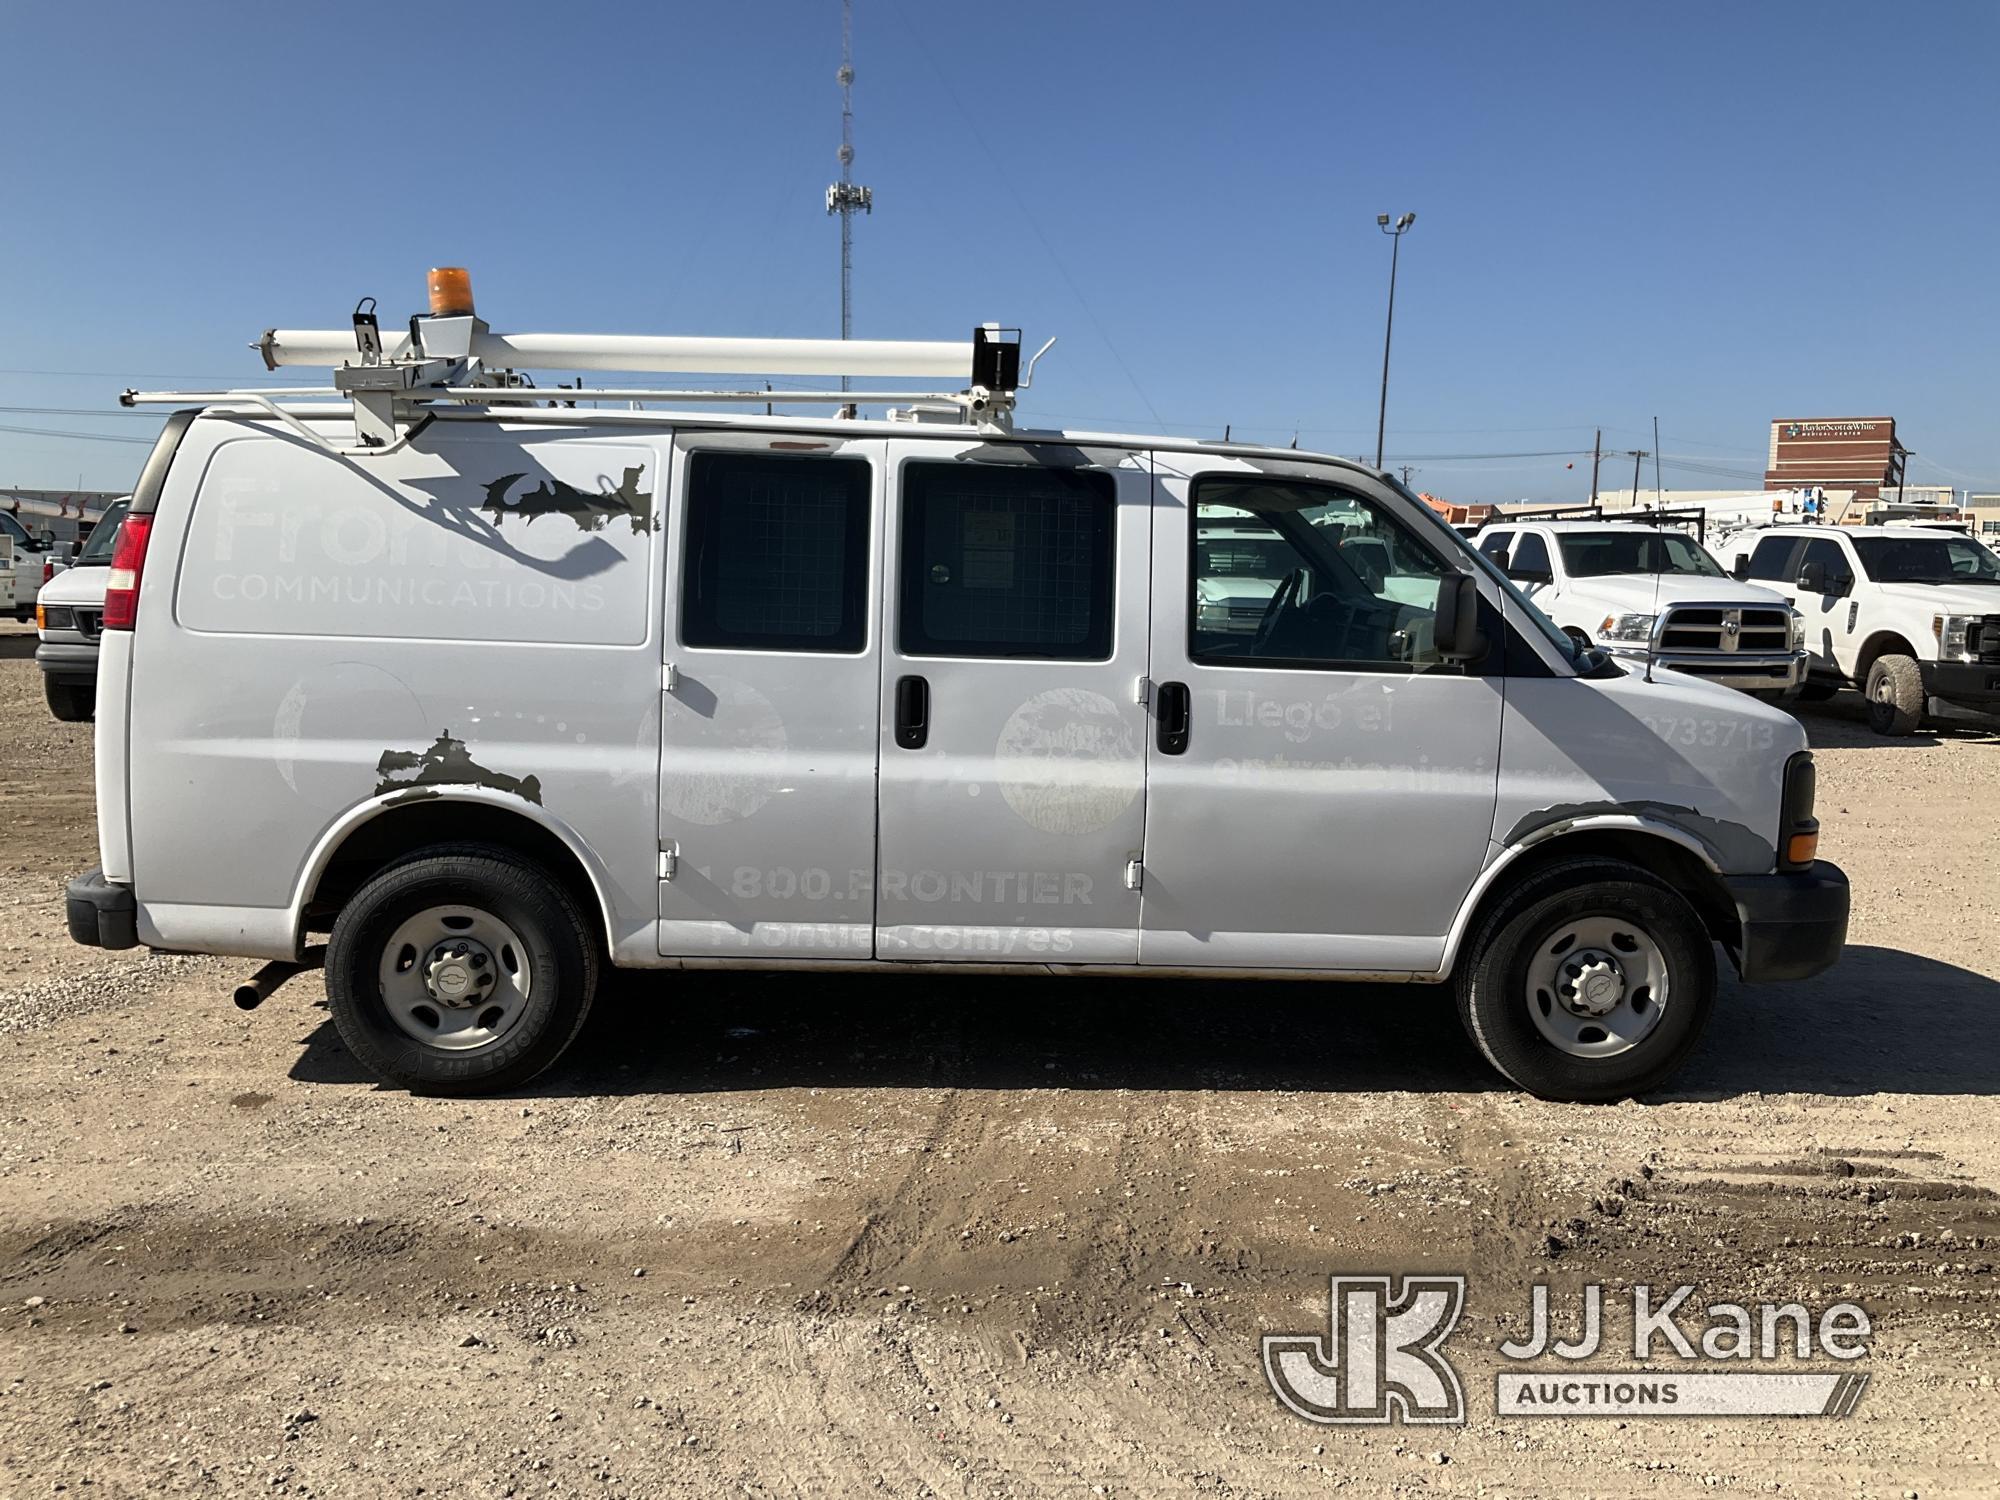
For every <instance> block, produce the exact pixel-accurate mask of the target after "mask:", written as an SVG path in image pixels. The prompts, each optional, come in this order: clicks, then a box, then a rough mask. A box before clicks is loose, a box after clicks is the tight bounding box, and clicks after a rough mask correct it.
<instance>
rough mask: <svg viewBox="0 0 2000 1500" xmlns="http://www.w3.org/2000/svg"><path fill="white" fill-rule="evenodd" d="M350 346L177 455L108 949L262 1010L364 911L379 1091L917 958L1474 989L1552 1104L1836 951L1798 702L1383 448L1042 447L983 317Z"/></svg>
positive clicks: (493, 1075) (225, 413)
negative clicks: (619, 985)
mask: <svg viewBox="0 0 2000 1500" xmlns="http://www.w3.org/2000/svg"><path fill="white" fill-rule="evenodd" d="M461 274H462V273H461ZM355 321H356V327H355V329H354V330H353V332H352V333H350V332H349V331H347V330H341V331H340V332H337V333H318V332H280V331H274V332H272V333H269V334H267V335H266V337H265V339H264V340H263V341H262V345H261V347H262V348H263V349H264V351H265V354H266V358H267V361H268V362H269V363H270V364H271V365H272V366H273V367H276V366H278V365H284V364H299V363H317V364H321V365H332V366H335V367H336V370H335V379H334V386H333V388H332V390H331V392H330V393H329V394H330V395H331V396H332V397H333V399H330V400H329V399H319V400H318V401H317V403H316V404H315V403H314V402H313V401H312V400H310V399H308V400H307V401H305V402H301V403H300V404H296V405H273V404H272V403H271V401H270V399H269V398H268V397H266V396H263V395H260V394H258V393H254V392H253V393H245V394H242V395H219V396H214V397H206V398H203V399H202V400H200V401H197V402H195V403H193V404H191V405H189V407H188V409H185V410H181V411H179V412H177V413H176V414H175V415H174V416H173V417H172V418H170V420H169V421H168V424H167V427H166V430H165V432H164V433H163V434H162V436H161V439H160V442H159V445H158V447H157V448H156V449H155V450H154V453H153V455H152V457H151V459H150V460H149V461H148V463H147V465H146V470H145V473H144V476H143V477H142V479H141V482H140V484H139V486H138V490H137V493H136V494H135V496H134V499H133V503H132V509H131V514H130V516H129V518H128V519H127V521H126V523H125V525H124V527H123V529H122V531H121V533H120V536H119V539H118V544H117V548H116V553H115V556H114V558H113V563H112V568H111V571H110V585H111V586H110V590H109V592H108V594H107V596H106V602H105V620H104V624H105V632H104V638H103V650H102V655H101V662H100V672H101V674H102V683H101V686H100V691H99V699H98V703H99V719H98V730H97V736H98V738H97V744H98V755H97V775H98V817H99V834H100V845H101V854H102V858H103V867H102V868H101V869H100V870H95V871H92V872H90V873H89V874H87V875H85V876H82V877H80V878H78V879H77V880H76V881H74V882H72V884H71V886H70V891H69V920H70V930H71V933H72V935H73V936H74V937H75V938H76V939H77V940H78V941H80V942H85V943H96V944H103V945H106V946H114V947H115V946H125V945H130V944H134V943H145V944H148V945H151V946H153V947H157V948H166V949H180V950H197V951H205V952H215V953H229V954H241V955H245V956H251V957H257V958H263V959H268V960H271V961H272V962H271V963H270V964H268V965H267V966H266V969H265V971H264V972H263V973H262V974H260V975H259V976H258V977H257V978H256V979H254V980H252V981H251V983H250V984H248V985H246V986H245V987H244V990H243V991H242V992H240V993H239V1002H240V1003H247V1004H255V1003H256V1002H257V1001H258V1000H259V999H261V998H262V996H263V994H265V993H267V992H268V990H269V989H270V988H271V987H272V986H273V985H274V984H275V983H277V982H279V981H280V980H282V978H283V977H284V976H285V975H286V974H287V973H289V972H291V971H292V970H294V969H296V968H297V967H298V966H300V965H301V964H303V963H308V962H313V961H316V960H317V959H318V958H319V957H320V956H321V952H322V950H321V949H320V947H319V943H320V941H321V940H322V937H323V939H324V942H325V947H324V949H323V955H324V962H325V965H326V970H327V976H326V977H327V993H328V996H329V999H330V1001H331V1005H332V1010H333V1014H334V1018H335V1020H336V1022H337V1024H338V1025H339V1027H340V1030H341V1034H342V1036H343V1038H344V1039H345V1040H346V1042H347V1044H348V1045H349V1047H350V1048H351V1049H352V1051H353V1052H354V1054H355V1055H356V1056H357V1057H358V1058H360V1059H361V1060H362V1061H363V1062H365V1063H366V1064H367V1065H368V1066H369V1067H371V1068H372V1069H374V1071H375V1072H376V1073H377V1074H378V1075H380V1076H381V1077H382V1078H384V1079H386V1080H389V1081H391V1082H394V1083H397V1084H401V1085H404V1086H407V1087H410V1088H414V1089H420V1090H429V1091H436V1092H443V1093H467V1092H474V1091H480V1090H492V1089H504V1088H509V1087H513V1086H515V1085H518V1084H520V1083H522V1082H524V1081H525V1080H526V1079H528V1078H530V1077H532V1076H533V1075H534V1074H536V1073H537V1072H539V1071H541V1070H542V1069H544V1068H546V1067H548V1066H549V1065H550V1064H551V1063H553V1062H554V1061H555V1059H556V1058H557V1057H559V1056H560V1055H561V1054H562V1052H563V1050H564V1048H565V1047H566V1046H567V1045H568V1043H569V1041H570V1040H571V1038H572V1037H574V1036H575V1034H576V1032H577V1030H578V1028H579V1027H580V1026H581V1025H582V1024H583V1021H584V1017H585V1015H586V1013H587V1012H588V1010H589V1007H590V1004H591V999H592V996H593V994H594V993H595V991H596V988H597V985H598V981H599V977H600V975H601V973H602V971H603V969H604V966H605V965H606V964H612V965H617V966H621V967H628V968H641V969H667V970H674V971H678V973H677V977H676V978H675V979H674V981H673V982H672V984H671V986H670V987H663V989H662V991H661V996H662V1003H679V1004H690V1003H692V1004H699V1003H701V1001H700V1000H699V998H698V997H699V995H700V993H701V989H702V980H701V977H700V976H701V973H702V972H703V971H705V970H710V969H716V968H735V967H759V968H764V967H788V968H793V969H797V970H802V971H815V970H824V969H827V968H831V967H842V968H849V967H867V968H880V969H902V968H908V967H911V966H923V967H926V968H929V969H932V970H934V971H936V972H938V973H940V974H948V973H954V972H966V971H967V970H969V969H981V970H1002V971H1023V972H1034V973H1059V974H1065V975H1074V976H1082V977H1089V976H1096V975H1112V974H1123V975H1136V976H1156V977H1157V978H1158V980H1159V982H1161V983H1162V985H1163V992H1162V999H1163V1002H1164V1001H1166V1000H1168V999H1170V996H1169V995H1168V994H1167V992H1166V990H1165V989H1164V986H1165V985H1166V984H1168V983H1169V982H1170V980H1171V977H1173V976H1182V975H1189V974H1215V975H1222V974H1233V975H1251V976H1261V977H1290V978H1294V979H1296V978H1315V979H1323V980H1356V979H1366V980H1374V981H1388V982H1401V983H1406V984H1417V985H1423V984H1449V985H1451V986H1452V990H1453V993H1454V995H1455V998H1456V1001H1457V1005H1458V1008H1459V1011H1460V1014H1461V1016H1462V1017H1463V1019H1464V1021H1465V1024H1466V1027H1467V1030H1468V1032H1469V1033H1470V1035H1471V1037H1472V1039H1473V1040H1474V1042H1475V1043H1476V1044H1477V1046H1478V1047H1479V1049H1480V1050H1481V1051H1482V1053H1483V1054H1484V1055H1485V1056H1486V1057H1487V1058H1488V1059H1489V1061H1491V1062H1492V1064H1493V1065H1494V1066H1495V1067H1496V1068H1498V1069H1499V1070H1500V1071H1501V1072H1502V1073H1504V1074H1505V1075H1506V1076H1507V1077H1509V1078H1511V1079H1513V1080H1514V1081H1515V1082H1516V1083H1518V1084H1520V1085H1522V1086H1524V1087H1526V1088H1529V1089H1532V1090H1534V1091H1535V1092H1537V1093H1541V1094H1544V1095H1548V1096H1550V1097H1556V1098H1566V1099H1603V1098H1613V1097H1618V1096H1621V1095H1624V1094H1628V1093H1631V1092H1633V1091H1635V1090H1641V1089H1646V1088H1650V1087H1652V1086H1654V1085H1655V1084H1657V1083H1658V1082H1660V1081H1661V1080H1662V1079H1663V1078H1665V1077H1666V1076H1668V1075H1669V1074H1670V1073H1671V1072H1672V1071H1673V1070H1674V1069H1675V1068H1676V1067H1678V1066H1679V1064H1680V1063H1681V1061H1682V1060H1683V1059H1684V1058H1685V1057H1686V1056H1687V1054H1688V1052H1689V1051H1690V1050H1691V1049H1692V1048H1693V1046H1694V1045H1695V1042H1696V1040H1697V1038H1698V1037H1699V1035H1700V1033H1701V1030H1702V1027H1703V1025H1704V1023H1705V1022H1706V1020H1707V1017H1708V1013H1709V1011H1710V1009H1711V1007H1712V1004H1713V1002H1714V997H1715V993H1716V971H1715V955H1714V946H1715V945H1716V944H1717V943H1720V944H1721V945H1722V946H1723V947H1724V948H1725V949H1726V950H1727V951H1728V952H1729V953H1730V955H1731V956H1732V957H1733V959H1734V961H1735V963H1736V965H1737V967H1738V969H1739V970H1740V971H1741V972H1742V974H1743V975H1744V976H1745V977H1746V978H1748V979H1752V980H1765V979H1796V978H1801V977H1804V976H1807V975H1811V974H1814V973H1817V972H1819V971H1820V970H1822V969H1824V968H1825V967H1826V966H1827V965H1829V964H1831V963H1832V962H1834V960H1835V959H1836V957H1837V956H1838V955H1839V952H1840V949H1841V945H1842V942H1843V939H1844V935H1845V931H1846V922H1847V899H1848V898H1847V884H1846V880H1845V878H1844V877H1843V876H1842V875H1841V873H1840V872H1839V870H1838V869H1836V868H1835V867H1833V866H1832V865H1829V864H1827V863H1825V862H1824V861H1821V860H1819V859H1818V858H1817V844H1818V824H1817V823H1816V822H1815V821H1814V817H1813V765H1812V757H1811V755H1810V754H1809V753H1808V751H1807V749H1806V742H1805V736H1804V734H1803V733H1802V731H1801V730H1800V729H1799V726H1798V725H1797V723H1796V722H1794V721H1793V720H1792V719H1791V718H1790V717H1789V716H1788V715H1786V714H1784V713H1782V712H1779V711H1778V710H1776V709H1773V708H1770V707H1767V706H1765V705H1763V704H1761V703H1758V702H1756V701H1754V700H1753V699H1750V698H1748V697H1745V696H1744V695H1742V694H1738V693H1733V692H1729V691H1726V690H1724V689H1720V688H1716V687H1713V686H1711V685H1708V684H1706V683H1701V682H1697V681H1693V680H1690V679H1687V678H1682V677H1675V676H1673V675H1671V674H1665V673H1662V674H1660V675H1659V677H1658V679H1657V680H1654V681H1648V680H1647V679H1646V677H1645V676H1644V675H1643V674H1642V673H1639V672H1636V671H1632V670H1628V669H1627V668H1625V667H1623V666H1621V665H1619V664H1617V663H1616V662H1614V661H1609V660H1606V659H1604V658H1602V657H1600V656H1597V655H1596V654H1595V653H1582V652H1579V651H1578V649H1577V648H1576V647H1575V645H1574V644H1573V643H1572V642H1571V641H1570V639H1569V638H1568V637H1567V636H1566V635H1564V634H1563V632H1562V631H1561V630H1559V629H1557V628H1556V627H1555V626H1554V625H1552V624H1551V623H1550V622H1549V621H1548V619H1547V618H1546V617H1544V616H1543V615H1542V614H1541V613H1540V612H1539V611H1538V610H1536V609H1535V608H1534V607H1533V606H1532V605H1530V604H1529V603H1528V602H1527V601H1526V600H1525V599H1524V598H1523V597H1522V596H1521V595H1520V594H1519V593H1518V592H1517V591H1516V590H1515V589H1514V588H1513V587H1512V586H1511V585H1509V584H1508V582H1507V581H1506V579H1505V577H1504V576H1503V575H1502V574H1501V573H1500V572H1499V571H1498V570H1497V569H1495V568H1493V567H1492V566H1491V565H1490V564H1488V563H1487V562H1485V561H1484V560H1483V559H1482V558H1481V557H1480V556H1479V554H1478V553H1477V552H1476V551H1475V550H1474V549H1472V548H1471V547H1469V546H1468V545H1467V544H1466V542H1465V540H1464V539H1463V538H1462V537H1460V536H1459V535H1458V534H1457V533H1456V532H1455V531H1453V530H1452V528H1451V527H1450V526H1448V525H1446V524H1445V523H1444V522H1443V521H1441V520H1440V519H1439V518H1438V517H1437V516H1436V515H1435V514H1434V513H1433V512H1432V511H1431V510H1430V509H1429V508H1428V507H1426V506H1425V505H1424V504H1423V503H1422V502H1421V501H1419V500H1418V499H1417V498H1416V497H1415V496H1413V495H1412V494H1410V493H1409V491H1408V490H1406V489H1405V488H1403V487H1402V486H1400V485H1398V484H1397V483H1395V482H1394V481H1393V480H1392V479H1391V478H1390V477H1389V476H1388V475H1386V474H1383V473H1381V472H1379V471H1375V470H1371V469H1367V468H1364V467H1362V466H1360V465H1357V464H1354V463H1350V462H1347V461H1345V460H1342V459H1338V458H1332V457H1322V456H1316V455H1308V454H1301V453H1298V452H1294V451H1290V450H1287V449H1274V448H1263V447H1256V446H1251V445H1244V444H1229V443H1224V444H1216V443H1212V442H1202V441H1196V440H1191V439H1186V438H1173V437H1137V436H1120V435H1109V434H1096V433H1079V432H1060V431H1025V430H1020V429H1017V428H1016V427H1015V426H1014V425H1013V422H1012V420H1011V409H1012V404H1013V396H1014V391H1015V389H1016V387H1017V385H1018V384H1020V383H1021V382H1020V378H1019V345H1018V343H1014V342H1010V341H1008V340H1006V339H1004V338H1002V337H1001V336H1000V334H999V332H998V331H997V330H994V329H992V328H990V327H988V328H982V329H980V330H977V331H976V332H975V334H974V337H973V339H972V341H971V343H970V344H969V345H967V344H951V343H875V344H871V343H862V342H843V341H836V340H825V341H807V340H793V341H786V340H773V341H757V340H737V339H650V338H633V337H606V338H599V337H590V336H572V335H540V334H517V335H502V334H496V333H493V332H491V330H489V329H488V328H487V327H486V325H485V324H484V323H483V322H481V321H480V320H479V319H477V318H476V317H475V316H473V315H472V314H471V312H470V303H469V292H468V293H466V295H465V299H464V305H463V306H451V305H447V307H446V308H445V309H444V310H441V311H434V313H433V315H432V316H431V317H429V318H419V319H416V320H413V323H412V332H411V334H410V335H408V336H405V335H403V334H401V333H394V334H391V335H388V336H386V337H385V336H384V335H383V334H382V333H381V332H380V331H379V330H378V329H377V328H376V327H375V326H374V319H373V318H372V317H371V316H367V315H365V314H364V315H361V316H358V317H357V318H356V320H355ZM521 367H533V368H537V369H564V368H578V369H607V368H611V369H619V370H631V369H634V368H639V369H647V370H673V371H686V370H696V371H713V370H717V369H722V370H728V371H735V372H738V373H748V372H750V371H758V372H769V373H773V374H779V375H786V376H798V375H814V374H817V375H823V376H843V377H856V378H866V377H882V376H884V375H893V376H896V377H899V378H901V379H902V380H903V381H904V382H905V383H906V385H907V384H908V383H910V382H912V381H919V380H929V381H937V380H949V381H950V382H951V388H950V389H948V390H946V391H944V392H918V393H914V394H903V393H900V392H899V393H898V394H896V395H894V396H884V395H880V394H877V395H875V396H874V397H872V398H871V397H870V396H868V395H865V394H863V393H861V392H843V391H835V390H828V391H823V392H800V391H795V390H788V391H787V392H786V394H785V396H784V400H785V402H786V403H788V404H789V403H794V402H800V403H803V402H808V401H819V402H823V403H826V404H829V405H848V404H851V403H854V402H857V401H865V400H870V399H874V400H886V401H892V402H895V403H898V404H897V405H896V406H895V407H894V408H893V409H892V411H891V413H890V415H889V416H888V417H887V418H886V419H866V418H860V417H853V416H844V415H843V416H836V417H832V418H811V417H797V416H786V415H774V416H767V415H764V414H762V413H761V412H757V413H756V414H751V415H736V414H729V413H718V412H714V411H703V410H697V409H694V408H693V404H692V403H693V402H695V401H696V400H697V399H698V398H695V397H691V396H688V395H685V394H683V395H681V396H679V397H674V398H668V399H669V400H670V401H671V403H672V405H673V407H674V409H670V410H634V409H627V410H615V409H605V408H602V407H598V406H592V405H590V404H578V403H589V402H590V401H591V400H592V397H593V395H595V396H596V397H597V398H598V399H600V400H612V401H619V402H626V403H630V402H632V401H634V400H643V399H644V398H645V396H646V394H647V393H645V392H644V391H642V390H635V389H633V388H629V387H628V388H619V387H613V388H611V392H609V393H603V392H601V393H588V392H586V393H584V394H583V395H581V396H578V394H577V393H576V392H574V391H571V392H566V393H564V394H563V395H561V396H554V395H552V394H550V393H548V392H544V391H536V390H529V389H523V388H522V383H521V382H520V381H519V380H518V378H517V377H515V376H513V375H512V374H511V371H512V370H514V369H518V368H521ZM1030 370H1031V371H1032V364H1031V365H1030ZM753 396H754V401H755V402H756V404H757V405H760V406H761V404H762V403H763V402H764V401H765V400H766V399H767V397H766V394H765V393H764V392H763V391H762V390H756V391H754V392H752V393H750V394H748V395H746V396H744V397H742V398H740V399H743V400H746V401H747V400H749V399H752V397H753ZM131 399H132V400H134V401H138V400H154V399H157V400H161V401H172V400H174V399H175V398H174V397H172V395H171V394H170V393H158V394H157V395H154V394H148V395H141V394H139V393H133V394H132V396H131ZM713 399H717V400H731V399H738V398H735V397H733V396H732V395H729V394H724V395H721V396H718V397H715V398H713ZM904 403H906V404H904ZM1244 580H1249V581H1250V582H1249V583H1247V584H1246V583H1245V581H1244ZM1218 605H1222V606H1224V607H1223V608H1222V609H1220V610H1218V609H1217V608H1216V606H1218ZM1253 615H1254V618H1252V616H1253ZM1330 993H1331V992H1330ZM1357 993H1361V994H1365V995H1367V996H1368V997H1369V998H1368V1000H1367V1003H1370V1004H1385V1003H1393V1002H1392V997H1394V996H1395V995H1396V994H1398V993H1401V994H1404V995H1406V996H1408V999H1407V1001H1405V1002H1401V1003H1409V1004H1416V1003H1420V1001H1419V997H1418V995H1417V994H1416V993H1415V992H1414V991H1409V990H1404V991H1401V992H1398V991H1396V990H1393V989H1391V990H1383V989H1379V988H1378V989H1374V990H1370V991H1363V992H1357ZM949 995H950V992H949V991H940V1003H949V998H948V997H949Z"/></svg>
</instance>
